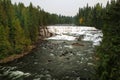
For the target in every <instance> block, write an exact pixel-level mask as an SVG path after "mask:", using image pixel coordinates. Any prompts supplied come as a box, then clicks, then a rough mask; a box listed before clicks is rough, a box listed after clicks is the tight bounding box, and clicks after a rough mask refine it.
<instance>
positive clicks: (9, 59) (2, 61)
mask: <svg viewBox="0 0 120 80" xmlns="http://www.w3.org/2000/svg"><path fill="white" fill-rule="evenodd" d="M35 48H36V46H35V45H31V46H29V50H28V51H25V52H23V53H21V54H13V55H10V56H8V57H5V58H4V59H1V60H0V64H6V63H8V62H12V61H14V60H16V59H19V58H22V57H24V56H26V55H27V54H30V52H31V51H32V50H33V49H35Z"/></svg>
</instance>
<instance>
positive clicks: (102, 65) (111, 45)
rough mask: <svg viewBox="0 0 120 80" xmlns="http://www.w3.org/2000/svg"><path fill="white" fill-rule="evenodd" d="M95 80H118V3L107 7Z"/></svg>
mask: <svg viewBox="0 0 120 80" xmlns="http://www.w3.org/2000/svg"><path fill="white" fill-rule="evenodd" d="M102 31H103V34H104V37H103V41H102V44H101V46H100V47H98V49H97V54H98V56H99V58H100V60H99V63H98V65H97V70H96V72H97V76H96V80H120V58H119V57H120V1H119V0H117V1H116V2H115V1H112V2H111V4H110V5H107V12H106V16H105V24H104V27H103V28H102Z"/></svg>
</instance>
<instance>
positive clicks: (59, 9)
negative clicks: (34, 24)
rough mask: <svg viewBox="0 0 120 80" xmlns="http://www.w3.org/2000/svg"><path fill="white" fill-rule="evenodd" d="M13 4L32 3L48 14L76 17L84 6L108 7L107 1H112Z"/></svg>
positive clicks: (42, 0) (43, 0) (38, 0)
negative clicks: (99, 4)
mask: <svg viewBox="0 0 120 80" xmlns="http://www.w3.org/2000/svg"><path fill="white" fill-rule="evenodd" d="M11 1H12V3H15V2H16V3H18V2H22V3H24V4H25V5H26V6H28V5H29V4H30V2H32V4H33V5H34V6H37V5H39V6H40V7H41V8H42V9H44V10H45V11H47V12H50V13H55V14H61V15H66V16H74V15H76V14H77V12H78V9H79V8H82V7H84V6H86V5H87V3H88V5H89V6H94V5H95V4H97V3H102V4H103V6H105V5H106V3H107V1H110V0H11Z"/></svg>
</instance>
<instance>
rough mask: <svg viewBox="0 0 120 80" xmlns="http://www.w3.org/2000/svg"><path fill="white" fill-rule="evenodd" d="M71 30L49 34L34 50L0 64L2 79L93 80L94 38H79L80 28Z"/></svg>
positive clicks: (0, 77)
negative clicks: (72, 32)
mask: <svg viewBox="0 0 120 80" xmlns="http://www.w3.org/2000/svg"><path fill="white" fill-rule="evenodd" d="M49 29H50V28H49ZM51 29H53V28H51ZM58 30H60V29H58ZM52 31H53V30H52ZM69 31H70V30H69ZM86 31H88V32H89V31H90V30H86ZM56 32H57V30H55V31H54V33H56ZM62 32H63V33H64V31H62ZM65 32H66V30H65ZM70 32H71V31H70ZM70 32H67V33H64V34H63V33H60V34H57V35H55V36H53V37H50V38H46V39H45V40H44V41H43V42H42V43H41V44H39V45H38V47H37V48H36V49H34V50H33V51H32V52H31V54H28V55H27V56H24V57H23V58H20V59H17V60H15V61H13V62H9V63H7V64H3V65H0V80H91V78H92V77H93V76H94V74H95V70H94V67H95V59H94V55H95V53H94V46H93V41H91V38H90V40H89V37H90V36H88V37H87V38H86V35H85V36H84V38H83V39H82V40H78V38H80V35H81V34H80V32H78V31H77V33H79V34H80V35H78V34H77V33H75V31H74V34H71V33H70ZM68 33H69V34H68ZM85 34H86V33H85ZM76 35H77V36H76ZM95 35H96V34H94V36H95ZM82 37H83V35H82ZM92 37H93V36H92ZM92 40H93V39H92ZM97 40H98V39H97Z"/></svg>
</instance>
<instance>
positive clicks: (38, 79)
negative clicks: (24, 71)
mask: <svg viewBox="0 0 120 80" xmlns="http://www.w3.org/2000/svg"><path fill="white" fill-rule="evenodd" d="M33 80H41V79H40V78H37V79H33Z"/></svg>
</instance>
